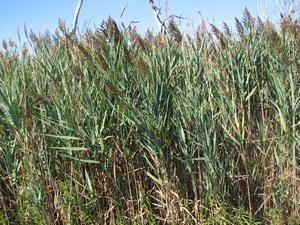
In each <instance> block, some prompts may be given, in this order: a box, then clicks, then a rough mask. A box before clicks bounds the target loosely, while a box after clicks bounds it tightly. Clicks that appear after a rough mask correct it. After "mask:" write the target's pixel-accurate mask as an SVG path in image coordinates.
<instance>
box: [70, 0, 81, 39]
mask: <svg viewBox="0 0 300 225" xmlns="http://www.w3.org/2000/svg"><path fill="white" fill-rule="evenodd" d="M82 3H83V0H78V4H77V8H76V11H75V15H74V20H73V27H72V30H71V32H70V34H71V35H72V36H74V35H75V33H76V27H77V21H78V16H79V12H80V9H81V6H82Z"/></svg>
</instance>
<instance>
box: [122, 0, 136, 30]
mask: <svg viewBox="0 0 300 225" xmlns="http://www.w3.org/2000/svg"><path fill="white" fill-rule="evenodd" d="M127 6H128V4H126V5H125V6H123V7H122V12H121V14H120V22H121V25H122V27H123V29H124V31H126V30H128V29H129V28H130V27H131V24H133V23H138V22H139V21H131V22H130V23H129V25H128V26H127V28H126V27H125V25H124V23H123V14H124V11H125V9H126V8H127Z"/></svg>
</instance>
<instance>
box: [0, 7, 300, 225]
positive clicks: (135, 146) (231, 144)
mask: <svg viewBox="0 0 300 225" xmlns="http://www.w3.org/2000/svg"><path fill="white" fill-rule="evenodd" d="M210 31H211V32H210ZM25 34H26V37H27V38H28V44H27V46H26V45H21V46H20V47H17V45H16V44H15V43H14V42H13V41H12V40H10V41H9V42H8V43H7V42H6V41H3V43H2V44H3V48H4V49H5V50H4V51H2V52H1V53H0V57H1V61H0V77H1V83H0V116H1V120H0V175H1V180H0V182H1V185H0V199H1V206H0V208H1V210H0V221H1V224H299V222H300V221H299V217H300V211H299V199H300V196H299V192H300V182H299V144H300V135H299V129H300V123H299V117H300V115H299V100H300V90H299V85H300V81H299V79H300V77H299V70H300V59H299V57H300V54H299V51H300V37H299V36H300V24H299V21H298V20H293V19H292V18H291V17H283V18H282V20H281V22H280V26H278V28H275V26H274V25H273V24H272V23H271V22H269V21H266V22H263V21H261V20H260V19H259V18H253V17H252V16H251V15H250V13H249V12H248V11H247V10H245V12H244V15H243V18H242V19H241V20H238V19H236V30H235V31H231V30H230V29H229V28H228V26H227V25H226V24H224V30H222V31H221V30H218V29H217V27H215V26H214V25H212V24H205V22H204V21H202V23H201V24H200V25H199V28H198V30H197V31H196V32H195V33H194V35H190V36H187V35H185V36H184V35H183V34H182V33H181V31H180V30H179V29H178V28H177V26H176V24H175V22H174V21H173V20H171V22H170V23H169V26H168V29H166V30H165V33H164V34H157V35H156V34H153V33H152V32H150V31H148V33H146V34H145V35H143V36H141V35H140V34H138V32H137V31H136V29H135V28H132V29H129V30H124V29H121V28H120V27H118V26H117V24H116V22H115V21H114V20H113V19H112V18H110V17H109V18H108V20H107V21H104V22H103V23H102V24H101V25H100V26H99V28H97V29H95V30H94V31H92V30H87V31H86V33H85V34H82V35H80V37H70V36H69V35H68V32H67V30H66V27H65V25H64V22H63V21H60V22H59V30H58V31H57V32H55V33H54V34H50V33H49V32H48V31H45V33H43V34H35V33H34V32H33V31H31V30H30V32H28V31H27V29H26V28H25ZM29 47H31V49H32V53H31V54H29V51H28V48H29Z"/></svg>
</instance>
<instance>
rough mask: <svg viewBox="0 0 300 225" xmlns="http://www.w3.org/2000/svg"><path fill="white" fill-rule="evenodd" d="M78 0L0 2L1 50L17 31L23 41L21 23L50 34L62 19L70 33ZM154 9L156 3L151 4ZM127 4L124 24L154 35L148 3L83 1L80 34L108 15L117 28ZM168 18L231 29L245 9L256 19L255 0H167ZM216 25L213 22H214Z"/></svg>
mask: <svg viewBox="0 0 300 225" xmlns="http://www.w3.org/2000/svg"><path fill="white" fill-rule="evenodd" d="M77 3H78V0H0V42H1V43H0V48H2V40H3V39H5V40H6V41H8V40H9V38H10V37H11V38H12V39H13V40H14V41H15V42H16V43H17V44H18V38H17V30H18V28H19V30H20V34H21V39H22V40H21V42H24V41H26V40H25V38H24V23H25V24H26V27H27V30H29V29H30V28H31V29H32V30H33V31H34V32H35V33H39V32H43V31H44V30H45V28H46V27H48V29H49V31H50V33H52V32H53V31H54V30H55V28H56V27H57V25H58V19H59V18H64V19H65V22H66V26H67V27H68V28H69V29H70V30H71V27H72V22H73V16H74V13H75V9H76V6H77ZM154 3H155V4H156V5H158V4H159V0H154ZM165 3H166V1H165V0H160V4H161V6H162V7H163V10H162V15H161V18H162V19H163V18H165V10H164V8H165ZM126 4H128V6H127V9H126V11H125V13H124V15H123V22H124V24H125V25H128V24H129V23H130V21H139V23H138V24H136V26H137V28H138V31H139V32H140V33H141V34H143V33H144V32H145V31H146V30H147V28H150V29H151V28H153V29H154V31H157V25H156V23H155V19H154V15H153V12H152V10H151V7H150V5H149V3H148V0H112V1H104V0H84V1H83V5H82V8H81V11H80V15H79V21H78V28H79V29H80V30H82V28H83V24H84V22H86V23H87V24H88V25H90V27H91V28H93V25H94V24H95V25H96V26H98V27H99V25H100V24H101V22H102V20H103V19H107V17H108V15H111V17H112V18H113V19H114V20H115V21H116V22H117V24H119V22H120V19H119V15H120V13H121V11H122V6H125V5H126ZM168 6H169V15H170V14H176V15H182V16H183V17H187V18H188V19H187V20H182V27H183V28H184V27H185V25H183V24H185V23H186V22H187V21H189V22H190V23H191V21H192V22H193V24H194V27H197V25H198V24H199V21H200V17H199V13H198V11H199V12H201V15H202V16H203V17H204V19H205V20H206V21H208V22H212V23H214V24H215V25H217V26H218V27H220V28H221V27H222V21H224V22H226V23H227V24H228V25H229V26H232V28H234V24H235V22H234V17H237V18H239V19H241V18H242V14H243V12H244V9H245V7H247V8H248V10H249V11H250V12H251V14H252V15H253V16H256V15H257V14H256V1H255V0H169V1H168ZM213 21H215V22H213Z"/></svg>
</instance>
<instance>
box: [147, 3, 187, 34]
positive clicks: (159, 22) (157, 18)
mask: <svg viewBox="0 0 300 225" xmlns="http://www.w3.org/2000/svg"><path fill="white" fill-rule="evenodd" d="M148 2H149V4H150V6H151V8H152V11H153V13H154V17H155V21H156V24H157V26H158V28H159V31H160V32H163V29H166V25H165V22H166V21H167V20H168V19H170V18H177V19H186V18H184V17H182V16H177V15H174V14H172V15H170V16H168V17H167V18H165V19H164V20H161V19H160V16H159V15H160V13H161V7H157V6H155V4H154V2H153V0H148Z"/></svg>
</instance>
